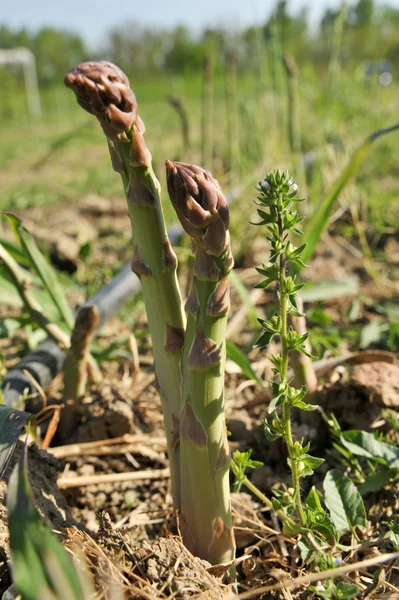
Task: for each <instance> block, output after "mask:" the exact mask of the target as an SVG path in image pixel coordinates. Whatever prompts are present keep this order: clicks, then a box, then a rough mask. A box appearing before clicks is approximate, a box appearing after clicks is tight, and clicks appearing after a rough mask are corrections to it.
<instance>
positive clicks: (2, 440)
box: [0, 405, 32, 479]
mask: <svg viewBox="0 0 399 600" xmlns="http://www.w3.org/2000/svg"><path fill="white" fill-rule="evenodd" d="M31 418H32V415H30V414H29V413H27V412H24V411H22V410H16V409H14V408H10V407H9V406H4V405H1V406H0V479H1V478H2V477H3V475H4V471H5V470H6V468H7V465H8V463H9V460H10V458H11V457H12V455H13V452H14V450H15V446H16V443H17V441H18V438H19V436H20V435H21V432H22V430H23V428H24V426H25V425H26V423H27V422H28V421H29V420H30V419H31Z"/></svg>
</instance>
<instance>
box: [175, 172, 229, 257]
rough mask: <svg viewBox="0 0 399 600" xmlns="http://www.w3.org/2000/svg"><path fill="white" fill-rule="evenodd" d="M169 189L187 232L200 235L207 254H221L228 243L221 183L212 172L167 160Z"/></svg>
mask: <svg viewBox="0 0 399 600" xmlns="http://www.w3.org/2000/svg"><path fill="white" fill-rule="evenodd" d="M166 174H167V183H168V192H169V196H170V199H171V201H172V204H173V206H174V209H175V211H176V214H177V216H178V217H179V220H180V222H181V224H182V226H183V228H184V229H185V231H186V232H187V233H188V234H189V235H191V236H193V237H198V238H199V239H200V240H201V241H202V244H203V246H204V247H205V248H206V251H207V253H208V254H211V255H215V256H220V255H221V254H222V253H223V251H224V250H225V249H226V248H227V246H228V243H229V238H228V233H227V232H228V228H229V211H228V208H227V201H226V198H225V196H224V195H223V192H222V189H221V187H220V185H219V182H218V181H217V180H216V179H214V177H213V176H212V174H211V173H210V171H207V170H206V169H202V168H201V167H197V166H196V165H189V164H186V163H182V162H172V161H170V160H167V161H166Z"/></svg>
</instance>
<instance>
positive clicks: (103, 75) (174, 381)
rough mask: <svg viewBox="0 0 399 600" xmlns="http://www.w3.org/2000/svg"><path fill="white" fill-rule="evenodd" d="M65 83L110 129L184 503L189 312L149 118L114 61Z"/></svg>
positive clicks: (80, 69) (175, 486)
mask: <svg viewBox="0 0 399 600" xmlns="http://www.w3.org/2000/svg"><path fill="white" fill-rule="evenodd" d="M65 83H66V85H67V86H68V87H70V88H72V90H73V91H74V92H75V94H76V96H77V100H78V103H79V104H80V105H81V106H82V107H83V108H84V109H85V110H87V111H88V112H89V113H91V114H93V115H95V116H96V117H97V119H98V121H99V122H100V125H101V127H102V128H103V131H104V133H105V135H106V137H107V140H108V146H109V150H110V154H111V160H112V165H113V168H114V170H115V171H117V172H118V173H119V174H120V175H121V177H122V181H123V185H124V189H125V194H126V198H127V205H128V211H129V216H130V221H131V227H132V238H133V246H134V251H133V260H132V270H133V271H134V272H135V273H136V275H137V276H138V277H139V278H140V280H141V285H142V290H143V296H144V302H145V305H146V310H147V316H148V323H149V327H150V332H151V337H152V343H153V351H154V359H155V365H156V367H155V368H156V373H157V378H158V382H159V387H160V394H161V399H162V406H163V413H164V421H165V429H166V437H167V442H168V452H169V459H170V465H171V477H172V493H173V499H174V505H175V507H179V505H180V464H179V435H178V427H177V423H178V417H179V412H180V405H181V387H180V380H181V372H180V358H181V352H182V346H183V337H184V328H185V316H184V311H183V307H182V302H181V297H180V291H179V288H178V284H177V277H176V268H177V258H176V255H175V253H174V252H173V250H172V247H171V245H170V242H169V239H168V236H167V232H166V227H165V222H164V218H163V214H162V208H161V201H160V185H159V182H158V180H157V178H156V176H155V174H154V171H153V169H152V165H151V154H150V152H149V150H148V148H147V146H146V144H145V141H144V137H143V134H144V131H145V127H144V123H143V121H142V120H141V118H140V117H139V115H138V112H137V102H136V98H135V95H134V93H133V92H132V90H131V89H130V87H129V80H128V78H127V77H126V75H125V74H124V73H123V72H122V71H121V70H120V69H119V68H118V67H116V66H115V65H113V64H112V63H108V62H105V61H100V62H88V63H83V64H80V65H78V66H77V67H76V68H75V69H72V70H71V71H69V73H68V74H67V75H66V77H65Z"/></svg>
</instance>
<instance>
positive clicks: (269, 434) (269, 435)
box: [263, 419, 282, 442]
mask: <svg viewBox="0 0 399 600" xmlns="http://www.w3.org/2000/svg"><path fill="white" fill-rule="evenodd" d="M263 427H264V432H265V437H266V439H267V441H268V442H274V441H276V440H278V439H279V438H281V437H282V434H281V433H276V432H275V431H274V429H273V428H272V427H271V426H270V425H269V423H268V422H267V421H266V419H265V420H264V421H263Z"/></svg>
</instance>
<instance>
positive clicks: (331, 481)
mask: <svg viewBox="0 0 399 600" xmlns="http://www.w3.org/2000/svg"><path fill="white" fill-rule="evenodd" d="M323 488H324V494H325V503H326V505H327V508H328V510H329V511H330V515H331V519H332V521H333V523H334V525H335V527H336V528H337V530H338V531H347V530H348V529H351V528H353V527H357V526H359V527H365V526H366V512H365V510H364V505H363V500H362V497H361V496H360V494H359V492H358V490H357V488H356V486H355V485H354V483H353V482H352V481H351V480H350V479H349V477H347V476H346V475H345V473H342V472H341V471H337V470H336V469H332V470H331V471H328V473H327V475H326V476H325V479H324V482H323Z"/></svg>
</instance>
